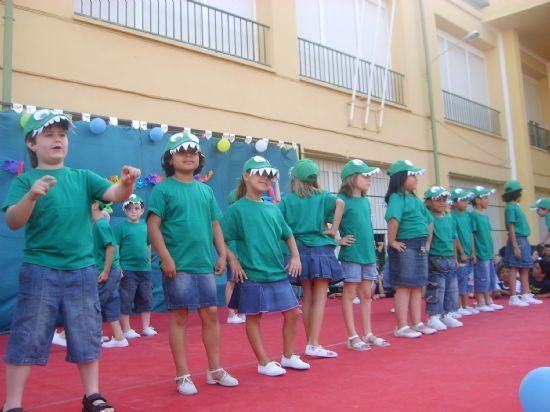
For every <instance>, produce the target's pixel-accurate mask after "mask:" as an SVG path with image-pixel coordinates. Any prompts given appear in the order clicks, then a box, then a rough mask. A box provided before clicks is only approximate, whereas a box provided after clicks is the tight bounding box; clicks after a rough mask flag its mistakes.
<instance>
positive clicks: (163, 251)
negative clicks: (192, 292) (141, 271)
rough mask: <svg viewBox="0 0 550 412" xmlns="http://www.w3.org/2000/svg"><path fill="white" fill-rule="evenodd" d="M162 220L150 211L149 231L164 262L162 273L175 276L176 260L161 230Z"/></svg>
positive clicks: (171, 276) (152, 241)
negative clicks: (171, 254)
mask: <svg viewBox="0 0 550 412" xmlns="http://www.w3.org/2000/svg"><path fill="white" fill-rule="evenodd" d="M161 221H162V220H161V218H160V217H159V216H157V215H155V214H154V213H150V214H149V217H148V218H147V230H148V231H149V238H150V239H151V244H152V245H153V247H154V248H155V250H156V251H157V254H158V255H159V258H160V260H161V262H162V273H164V276H167V277H169V278H173V277H175V276H176V263H175V262H174V259H172V256H170V252H169V251H168V248H167V247H166V243H164V238H163V237H162V233H161V232H160V223H161Z"/></svg>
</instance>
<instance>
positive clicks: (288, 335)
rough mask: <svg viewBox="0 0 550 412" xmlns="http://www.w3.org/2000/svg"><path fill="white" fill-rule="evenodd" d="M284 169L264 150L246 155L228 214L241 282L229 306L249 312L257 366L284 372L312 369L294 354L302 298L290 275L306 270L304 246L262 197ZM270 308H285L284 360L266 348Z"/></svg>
mask: <svg viewBox="0 0 550 412" xmlns="http://www.w3.org/2000/svg"><path fill="white" fill-rule="evenodd" d="M278 174H279V172H278V171H277V170H276V169H274V168H272V167H271V164H270V163H269V162H268V161H267V160H266V159H264V158H263V157H261V156H254V157H252V158H250V159H249V160H248V161H246V163H245V164H244V167H243V174H242V178H241V180H240V182H239V185H238V187H237V192H236V198H237V201H236V202H235V203H233V204H232V205H231V206H229V208H228V209H227V211H226V212H225V215H224V217H223V220H222V228H223V233H224V238H225V241H226V242H231V241H234V242H235V248H236V252H237V256H238V260H237V258H236V257H235V255H234V254H233V253H232V252H231V251H230V250H228V251H227V253H228V256H229V262H230V263H229V264H230V266H231V269H232V271H233V274H234V277H235V282H236V285H235V289H234V290H233V294H232V296H231V300H230V302H229V307H230V308H232V309H236V310H238V312H239V313H242V314H245V315H246V334H247V336H248V341H249V343H250V346H251V347H252V350H253V351H254V354H255V355H256V358H257V359H258V368H257V371H258V373H259V374H261V375H267V376H279V375H284V374H285V373H286V370H285V369H284V368H285V367H287V368H293V369H309V364H307V363H305V362H303V361H302V360H301V359H300V357H299V356H298V355H295V354H294V342H295V339H296V323H297V321H298V301H297V300H296V295H295V294H294V291H293V290H292V287H291V285H290V282H289V281H288V275H291V276H299V275H300V272H301V267H302V265H301V263H300V255H299V253H298V247H297V246H296V241H295V240H294V236H292V231H291V230H290V227H288V225H287V224H286V222H285V220H284V218H283V215H282V213H281V211H280V210H279V208H278V207H276V206H275V205H274V204H272V203H271V202H264V201H262V198H261V195H262V193H264V192H265V191H267V190H268V188H269V187H270V186H271V180H272V179H273V178H276V177H277V176H278ZM280 240H284V241H285V242H286V245H287V246H288V249H289V250H290V254H291V257H290V260H289V262H288V264H287V265H286V267H285V266H284V263H283V252H282V250H281V246H280V243H279V242H280ZM266 312H282V313H283V318H284V321H283V356H282V359H281V363H277V362H274V361H271V359H269V358H268V356H267V354H266V352H265V349H264V344H263V339H262V334H261V331H260V322H261V319H262V313H266Z"/></svg>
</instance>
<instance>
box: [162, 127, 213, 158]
mask: <svg viewBox="0 0 550 412" xmlns="http://www.w3.org/2000/svg"><path fill="white" fill-rule="evenodd" d="M190 149H191V150H196V151H197V152H199V155H201V156H204V155H203V154H202V152H201V147H200V144H199V138H198V137H197V136H195V135H194V134H193V133H188V132H181V133H176V134H173V135H172V136H170V138H169V139H168V142H166V146H164V153H166V152H170V154H172V155H173V154H175V153H177V152H184V151H188V150H190Z"/></svg>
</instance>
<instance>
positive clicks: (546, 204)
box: [529, 197, 550, 246]
mask: <svg viewBox="0 0 550 412" xmlns="http://www.w3.org/2000/svg"><path fill="white" fill-rule="evenodd" d="M529 209H531V210H535V211H536V212H537V215H539V217H542V218H544V219H545V223H546V229H547V232H546V234H545V236H544V238H543V239H542V240H541V241H540V242H539V245H541V246H544V245H546V244H547V243H548V242H549V241H550V213H548V211H550V198H548V197H542V198H540V199H538V200H537V201H536V202H535V203H533V204H532V205H531V206H529Z"/></svg>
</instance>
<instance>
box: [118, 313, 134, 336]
mask: <svg viewBox="0 0 550 412" xmlns="http://www.w3.org/2000/svg"><path fill="white" fill-rule="evenodd" d="M120 326H121V328H122V331H123V332H128V331H129V330H130V329H132V327H131V326H130V315H128V314H126V313H121V314H120Z"/></svg>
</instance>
